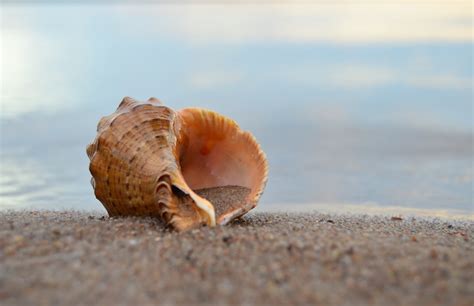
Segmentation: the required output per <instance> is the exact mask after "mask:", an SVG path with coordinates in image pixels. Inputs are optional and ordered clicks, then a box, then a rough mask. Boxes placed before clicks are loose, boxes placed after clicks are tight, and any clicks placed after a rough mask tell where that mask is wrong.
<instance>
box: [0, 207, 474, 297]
mask: <svg viewBox="0 0 474 306" xmlns="http://www.w3.org/2000/svg"><path fill="white" fill-rule="evenodd" d="M473 235H474V222H472V221H452V220H449V221H448V220H442V219H419V218H402V220H399V218H390V217H384V216H370V217H369V216H354V215H347V216H344V215H325V214H319V213H310V214H278V213H271V214H270V213H254V214H249V215H247V216H245V217H244V218H243V219H241V220H238V221H236V222H234V223H233V224H231V225H229V226H225V227H216V228H202V229H198V230H193V231H191V232H186V233H176V232H170V231H169V230H167V229H164V228H163V225H162V224H161V223H160V222H159V221H157V220H153V219H150V218H146V219H140V218H117V219H110V218H108V217H106V216H104V215H102V214H100V213H91V212H74V211H64V212H48V211H21V212H19V211H16V212H12V211H7V212H1V213H0V304H2V305H76V304H82V305H146V304H149V305H151V304H155V305H156V304H159V305H190V304H193V305H196V304H202V305H224V304H246V305H283V304H285V305H296V304H300V305H301V304H306V305H307V304H311V305H315V304H316V305H472V302H473V301H474V281H473V275H474V256H473V254H474V243H473V238H474V236H473Z"/></svg>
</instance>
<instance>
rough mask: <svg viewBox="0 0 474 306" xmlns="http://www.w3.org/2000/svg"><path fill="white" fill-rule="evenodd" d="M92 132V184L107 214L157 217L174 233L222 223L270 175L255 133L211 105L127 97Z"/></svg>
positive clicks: (250, 203)
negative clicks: (179, 107)
mask: <svg viewBox="0 0 474 306" xmlns="http://www.w3.org/2000/svg"><path fill="white" fill-rule="evenodd" d="M97 132H98V133H97V136H96V138H95V140H94V142H93V143H92V144H90V145H89V146H88V147H87V155H88V156H89V159H90V167H89V169H90V172H91V174H92V179H91V184H92V186H93V188H94V192H95V196H96V197H97V199H98V200H99V201H100V202H102V204H103V205H104V207H105V209H106V210H107V212H108V213H109V215H110V216H155V217H160V218H162V219H163V220H164V221H165V222H166V223H167V224H169V225H170V226H171V227H173V228H174V229H176V230H178V231H184V230H188V229H192V228H196V227H198V226H201V225H207V226H215V225H216V224H221V225H223V224H227V223H228V222H230V221H231V220H233V219H234V218H237V217H239V216H242V215H244V214H245V213H247V212H248V211H249V210H251V209H252V208H254V207H255V206H256V205H257V202H258V200H259V198H260V196H261V194H262V193H263V189H264V187H265V184H266V181H267V173H268V165H267V160H266V157H265V154H264V153H263V151H262V150H261V148H260V146H259V144H258V143H257V141H256V140H255V138H254V137H253V136H252V135H251V134H250V133H249V132H245V131H242V130H241V129H240V128H239V126H238V125H237V123H235V122H234V121H233V120H231V119H229V118H226V117H224V116H222V115H220V114H218V113H216V112H213V111H209V110H205V109H200V108H185V109H182V110H179V111H174V110H173V109H171V108H169V107H166V106H164V105H163V104H162V103H161V102H160V101H159V100H158V99H156V98H150V99H148V101H146V102H140V101H136V100H134V99H132V98H129V97H125V98H124V99H123V101H122V102H121V103H120V105H119V106H118V108H117V110H116V111H115V112H114V113H113V114H111V115H109V116H106V117H103V118H102V119H101V120H100V121H99V124H98V126H97ZM224 189H225V190H224ZM226 190H227V192H226V193H224V191H226ZM229 190H230V192H231V194H233V196H229ZM213 202H214V203H213Z"/></svg>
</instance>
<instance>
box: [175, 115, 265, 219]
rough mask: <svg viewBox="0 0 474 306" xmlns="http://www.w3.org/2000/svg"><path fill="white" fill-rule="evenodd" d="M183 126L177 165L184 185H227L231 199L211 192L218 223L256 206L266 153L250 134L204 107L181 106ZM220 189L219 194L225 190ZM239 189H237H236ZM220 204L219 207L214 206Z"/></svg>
mask: <svg viewBox="0 0 474 306" xmlns="http://www.w3.org/2000/svg"><path fill="white" fill-rule="evenodd" d="M180 116H181V118H182V119H183V122H184V125H185V127H186V128H185V129H184V131H185V133H186V134H185V135H184V138H185V139H184V145H183V148H182V150H181V152H180V158H179V160H180V162H179V163H180V166H181V171H182V175H183V177H184V180H185V181H186V183H187V185H188V186H189V187H190V188H191V189H192V190H194V191H196V192H197V193H198V194H199V192H198V191H199V190H203V189H209V188H217V187H222V188H226V187H229V188H230V189H232V190H228V191H227V192H228V193H229V194H233V195H234V197H233V199H231V200H226V199H216V197H220V198H222V195H218V194H215V195H214V193H211V192H207V194H206V195H205V196H204V197H206V196H207V199H208V200H209V201H210V202H211V203H213V204H214V206H215V209H216V218H217V223H219V224H225V223H227V222H229V221H230V220H231V219H233V218H234V217H236V216H238V215H242V214H244V213H246V212H247V211H248V210H250V209H252V208H253V207H255V205H256V202H257V200H258V198H259V197H260V194H261V193H262V190H263V187H264V185H265V182H266V177H267V164H266V159H265V155H264V154H263V152H262V151H261V150H260V147H259V145H258V143H257V142H256V140H255V139H254V138H253V136H252V135H251V134H250V133H248V132H244V131H242V130H241V129H240V128H239V126H238V125H237V124H236V123H235V122H234V121H233V120H231V119H228V118H226V117H224V116H221V115H219V114H217V113H215V112H212V111H208V110H203V109H184V110H182V111H180ZM222 188H221V189H220V191H221V193H222V192H226V191H224V190H223V189H222ZM237 191H238V192H237ZM217 206H219V207H217Z"/></svg>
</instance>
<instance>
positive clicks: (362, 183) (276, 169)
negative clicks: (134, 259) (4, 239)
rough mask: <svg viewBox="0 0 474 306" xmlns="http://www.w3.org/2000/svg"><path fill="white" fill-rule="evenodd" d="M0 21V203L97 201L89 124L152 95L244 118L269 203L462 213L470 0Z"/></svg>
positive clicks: (32, 10) (46, 13)
mask: <svg viewBox="0 0 474 306" xmlns="http://www.w3.org/2000/svg"><path fill="white" fill-rule="evenodd" d="M1 25H2V26H1V32H0V33H1V36H0V38H1V48H0V50H1V54H0V56H1V64H2V65H1V74H0V76H1V82H0V84H1V100H0V111H1V112H0V121H1V122H0V127H1V130H0V132H1V152H0V153H1V157H2V158H1V164H0V165H1V171H2V180H1V181H0V206H1V205H3V206H4V207H7V206H8V207H20V206H21V207H26V206H27V207H39V208H43V207H47V208H56V207H73V208H81V207H82V208H100V203H98V202H97V201H96V200H95V199H94V198H93V194H92V191H91V188H90V186H89V183H88V181H89V177H90V175H89V173H88V166H87V157H86V156H85V153H84V151H85V146H86V144H87V143H88V142H90V141H92V139H93V138H94V135H95V126H96V123H97V121H98V120H99V119H100V117H101V116H104V115H107V114H110V113H111V112H113V111H114V110H115V108H116V106H117V105H118V103H119V102H120V100H121V99H122V97H124V96H132V97H135V98H138V99H146V98H148V97H150V96H156V97H158V98H160V99H161V100H163V101H164V102H165V103H166V104H167V105H169V106H171V107H173V108H176V109H179V108H182V107H186V106H199V107H204V108H210V109H213V110H216V111H218V112H221V113H223V114H224V115H227V116H230V117H231V118H233V119H235V120H236V121H237V122H239V124H240V125H241V126H242V127H243V128H244V129H247V130H250V131H252V132H253V133H254V134H255V136H256V137H257V139H258V140H259V141H260V142H261V144H262V147H263V148H264V150H265V151H266V153H267V155H268V158H269V161H270V178H269V183H268V185H267V186H268V187H267V190H266V192H265V195H264V197H263V198H262V206H265V207H268V208H269V209H270V208H272V207H273V206H274V205H276V204H275V203H298V204H299V203H303V204H305V203H306V204H308V205H309V204H317V203H323V202H324V203H334V205H338V203H346V204H347V203H349V204H354V205H362V204H367V203H375V204H377V205H380V206H388V205H394V206H403V207H416V208H429V209H459V210H464V211H467V212H469V211H471V212H472V211H473V206H472V205H473V204H472V203H473V202H472V176H473V172H472V155H473V154H472V153H473V143H472V139H473V138H472V136H473V134H472V130H473V127H474V125H473V108H472V107H473V102H472V101H473V100H472V54H473V52H472V51H473V50H472V4H471V2H470V1H436V2H434V1H397V2H392V1H381V2H372V1H362V2H348V1H336V2H325V1H321V2H316V3H314V2H313V3H311V4H310V3H309V2H302V1H299V2H294V1H279V2H275V1H265V3H264V4H261V5H255V4H252V3H246V4H243V5H238V4H235V2H229V3H228V4H224V5H216V4H209V2H207V3H206V2H196V1H190V2H189V3H188V4H184V5H170V4H169V3H162V4H158V5H156V4H153V5H151V4H147V3H146V2H140V4H138V5H131V4H129V3H127V1H112V2H107V1H104V2H101V4H85V5H84V4H81V5H79V4H63V3H61V2H60V1H49V2H44V3H42V4H36V5H33V4H31V3H28V2H24V3H23V4H20V5H13V4H2V7H1ZM61 205H62V206H61Z"/></svg>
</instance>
